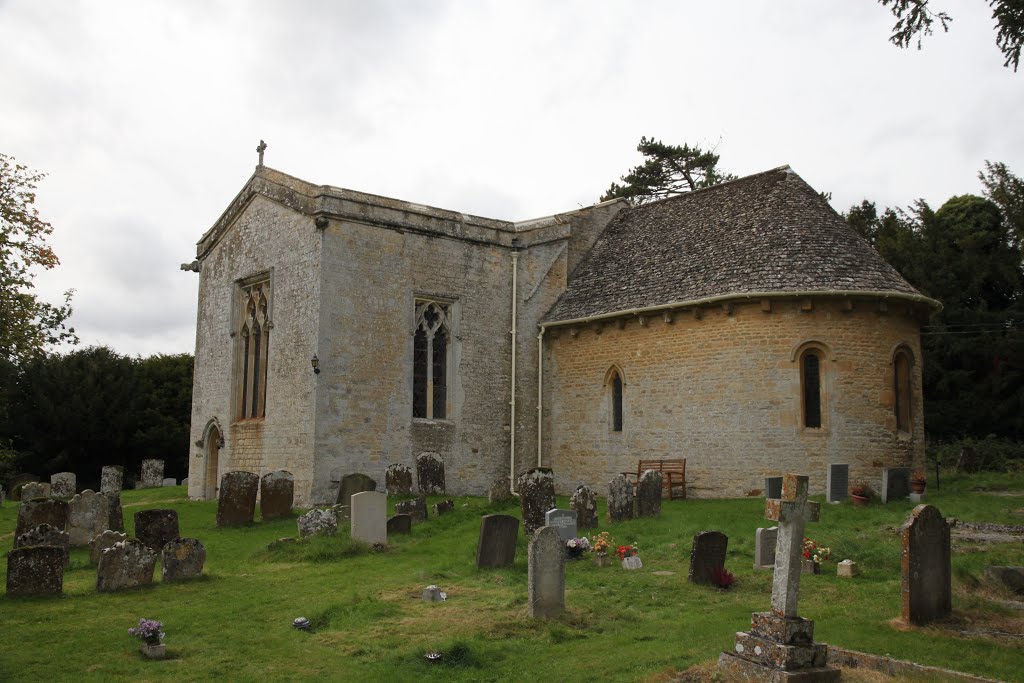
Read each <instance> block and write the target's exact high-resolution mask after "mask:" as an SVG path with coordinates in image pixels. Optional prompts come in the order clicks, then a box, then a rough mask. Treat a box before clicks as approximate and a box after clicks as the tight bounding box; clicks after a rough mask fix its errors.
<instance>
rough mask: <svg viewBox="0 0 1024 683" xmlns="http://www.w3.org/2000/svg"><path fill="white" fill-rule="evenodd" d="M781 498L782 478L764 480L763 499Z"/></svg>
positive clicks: (766, 478)
mask: <svg viewBox="0 0 1024 683" xmlns="http://www.w3.org/2000/svg"><path fill="white" fill-rule="evenodd" d="M781 496H782V477H765V478H764V497H765V498H779V497H781Z"/></svg>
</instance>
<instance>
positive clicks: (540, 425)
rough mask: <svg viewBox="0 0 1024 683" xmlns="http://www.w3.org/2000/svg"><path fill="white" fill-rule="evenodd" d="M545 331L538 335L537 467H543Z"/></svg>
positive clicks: (542, 329) (542, 328)
mask: <svg viewBox="0 0 1024 683" xmlns="http://www.w3.org/2000/svg"><path fill="white" fill-rule="evenodd" d="M544 331H545V328H544V327H541V328H540V332H539V333H537V467H540V466H541V455H543V453H544V450H543V444H544V441H543V436H544V413H543V409H544Z"/></svg>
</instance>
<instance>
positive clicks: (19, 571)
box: [7, 545, 65, 598]
mask: <svg viewBox="0 0 1024 683" xmlns="http://www.w3.org/2000/svg"><path fill="white" fill-rule="evenodd" d="M64 553H65V550H64V549H63V548H60V547H57V546H54V545H30V546H24V547H22V548H15V549H14V550H12V551H11V552H9V553H7V597H9V598H17V597H22V596H28V595H59V594H60V593H61V592H62V591H63V590H64Z"/></svg>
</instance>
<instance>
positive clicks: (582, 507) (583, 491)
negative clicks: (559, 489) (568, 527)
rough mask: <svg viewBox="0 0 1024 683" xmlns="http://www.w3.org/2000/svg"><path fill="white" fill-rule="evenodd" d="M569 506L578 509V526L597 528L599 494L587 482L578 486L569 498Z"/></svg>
mask: <svg viewBox="0 0 1024 683" xmlns="http://www.w3.org/2000/svg"><path fill="white" fill-rule="evenodd" d="M569 507H570V508H572V509H573V510H575V511H576V527H577V528H578V529H596V528H597V494H596V493H594V489H592V488H590V487H589V486H587V485H586V484H580V485H579V486H577V487H576V490H575V491H574V492H573V494H572V497H571V498H569Z"/></svg>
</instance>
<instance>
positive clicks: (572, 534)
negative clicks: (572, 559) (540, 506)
mask: <svg viewBox="0 0 1024 683" xmlns="http://www.w3.org/2000/svg"><path fill="white" fill-rule="evenodd" d="M544 526H549V527H553V528H554V529H556V530H557V531H558V537H559V538H561V539H562V543H563V545H564V544H565V542H566V541H568V540H569V539H570V538H576V534H577V531H576V513H575V512H574V511H572V510H559V509H558V508H555V509H553V510H548V511H547V512H545V513H544Z"/></svg>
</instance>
